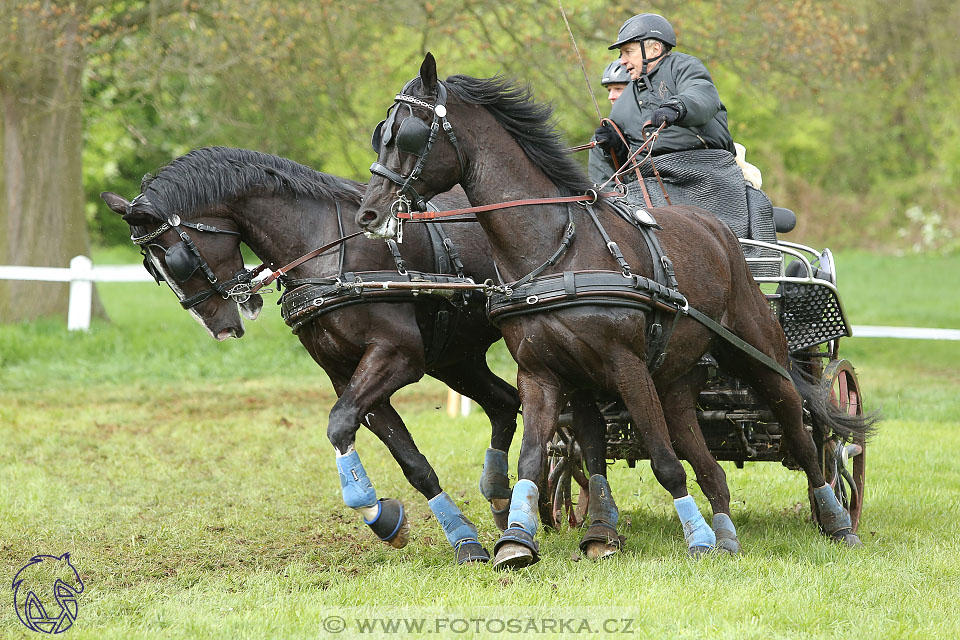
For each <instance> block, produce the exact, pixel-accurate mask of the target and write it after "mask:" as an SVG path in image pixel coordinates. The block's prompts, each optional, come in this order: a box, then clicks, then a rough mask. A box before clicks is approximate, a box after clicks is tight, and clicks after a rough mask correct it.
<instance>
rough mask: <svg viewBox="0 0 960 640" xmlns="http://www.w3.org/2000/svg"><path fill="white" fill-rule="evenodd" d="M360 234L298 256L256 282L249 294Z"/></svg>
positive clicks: (337, 240)
mask: <svg viewBox="0 0 960 640" xmlns="http://www.w3.org/2000/svg"><path fill="white" fill-rule="evenodd" d="M361 233H363V231H357V232H356V233H351V234H350V235H348V236H344V237H342V238H337V239H336V240H334V241H333V242H328V243H327V244H325V245H323V246H322V247H320V248H319V249H314V250H313V251H311V252H310V253H305V254H304V255H302V256H300V257H299V258H297V259H296V260H294V261H293V262H291V263H289V264H285V265H284V266H282V267H280V268H279V269H277V270H276V271H274V272H273V273H271V274H270V275H269V276H267V277H266V278H264V279H263V280H261V281H260V282H258V283H257V284H256V285H255V286H254V287H253V288H252V289H251V290H250V293H256V292H257V291H259V290H260V289H262V288H263V287H265V286H267V285H268V284H270V283H271V282H273V281H274V280H276V279H277V278H279V277H281V276H283V275H285V274H286V273H287V272H288V271H290V270H291V269H294V268H296V267H299V266H300V265H301V264H303V263H304V262H306V261H307V260H312V259H313V258H316V257H317V256H319V255H320V254H321V253H325V252H327V251H329V250H330V249H332V248H334V247H336V246H339V245H340V244H342V243H344V242H346V241H347V240H349V239H351V238H356V237H357V236H359V235H360V234H361ZM263 266H265V265H260V267H263ZM260 267H257V269H260Z"/></svg>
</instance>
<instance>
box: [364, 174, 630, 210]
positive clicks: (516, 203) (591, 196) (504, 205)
mask: <svg viewBox="0 0 960 640" xmlns="http://www.w3.org/2000/svg"><path fill="white" fill-rule="evenodd" d="M374 164H376V163H374ZM370 170H371V171H373V167H371V168H370ZM620 197H622V196H621V194H619V193H617V192H616V191H608V192H606V193H597V192H595V191H591V192H590V193H588V194H584V195H582V196H553V197H550V198H530V199H527V200H510V201H508V202H498V203H495V204H484V205H480V206H476V207H467V208H466V209H449V210H447V211H400V212H398V213H397V214H396V216H397V218H399V219H401V220H433V219H435V218H448V217H450V216H458V215H461V214H464V213H479V212H481V211H496V210H497V209H509V208H511V207H525V206H529V205H537V204H562V203H565V202H590V203H593V202H595V201H596V200H597V198H620Z"/></svg>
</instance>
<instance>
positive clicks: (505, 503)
mask: <svg viewBox="0 0 960 640" xmlns="http://www.w3.org/2000/svg"><path fill="white" fill-rule="evenodd" d="M497 505H499V507H500V508H497ZM490 513H492V514H493V522H494V524H496V525H497V529H500V531H506V530H507V527H509V526H510V523H509V521H508V518H509V515H510V498H494V499H493V500H491V501H490Z"/></svg>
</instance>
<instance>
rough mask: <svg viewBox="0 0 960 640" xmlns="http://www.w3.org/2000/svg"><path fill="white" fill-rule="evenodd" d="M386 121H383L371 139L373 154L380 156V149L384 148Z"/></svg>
mask: <svg viewBox="0 0 960 640" xmlns="http://www.w3.org/2000/svg"><path fill="white" fill-rule="evenodd" d="M386 122H387V121H386V120H381V121H380V123H379V124H378V125H377V128H376V129H374V130H373V135H372V136H371V137H370V146H371V147H373V152H374V153H376V154H378V155H379V154H380V147H381V146H383V125H384V124H386Z"/></svg>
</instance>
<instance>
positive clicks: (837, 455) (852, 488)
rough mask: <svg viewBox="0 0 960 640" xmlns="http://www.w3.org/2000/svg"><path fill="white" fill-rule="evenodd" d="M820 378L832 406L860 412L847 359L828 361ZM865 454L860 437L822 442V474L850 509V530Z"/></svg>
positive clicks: (856, 519)
mask: <svg viewBox="0 0 960 640" xmlns="http://www.w3.org/2000/svg"><path fill="white" fill-rule="evenodd" d="M823 379H824V381H828V382H829V385H830V387H829V399H830V402H831V403H832V404H833V405H834V406H835V407H837V408H838V409H840V410H841V411H842V412H843V413H845V414H847V415H850V416H861V415H863V403H862V398H861V395H860V384H859V382H858V381H857V374H856V372H855V371H854V369H853V365H851V364H850V362H848V361H847V360H835V361H833V362H831V363H830V364H828V365H827V367H826V369H825V370H824V372H823ZM866 454H867V451H866V442H865V441H864V439H863V438H860V437H858V438H854V439H853V441H852V442H849V443H844V442H842V441H840V440H839V439H837V438H834V437H828V438H827V440H826V442H825V443H824V444H823V450H822V457H821V464H822V466H823V470H824V477H825V479H826V481H827V484H829V485H830V486H831V487H832V488H833V491H834V494H835V495H836V496H837V499H838V500H839V501H840V504H841V505H843V507H844V508H845V509H846V510H847V511H849V512H850V522H851V524H852V528H853V530H854V531H856V530H857V527H858V526H859V525H860V513H861V511H862V510H863V492H864V481H865V471H866Z"/></svg>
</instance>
